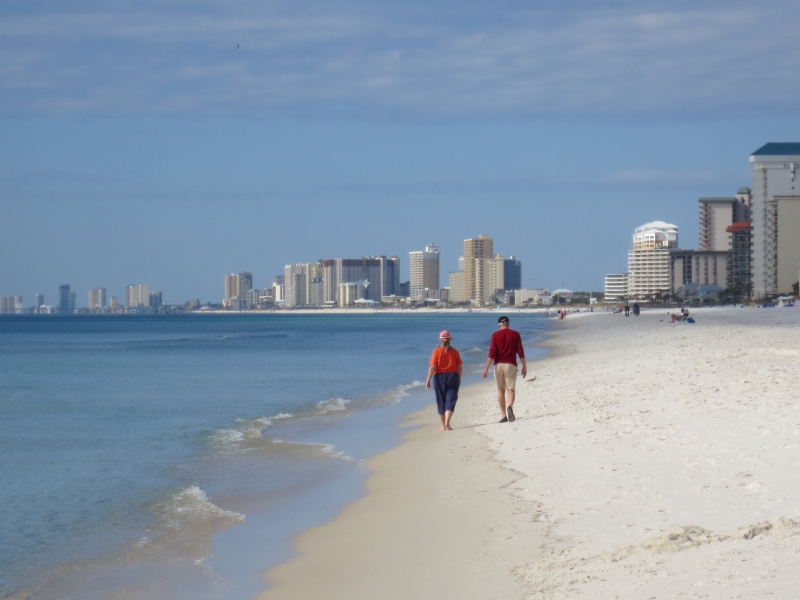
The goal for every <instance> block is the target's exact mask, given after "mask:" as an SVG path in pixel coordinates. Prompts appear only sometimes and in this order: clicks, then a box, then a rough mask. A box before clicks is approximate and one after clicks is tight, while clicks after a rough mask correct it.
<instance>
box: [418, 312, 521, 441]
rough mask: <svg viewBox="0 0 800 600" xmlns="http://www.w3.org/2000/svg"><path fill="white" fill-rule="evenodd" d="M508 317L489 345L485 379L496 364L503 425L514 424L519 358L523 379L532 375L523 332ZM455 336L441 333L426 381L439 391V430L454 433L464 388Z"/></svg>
mask: <svg viewBox="0 0 800 600" xmlns="http://www.w3.org/2000/svg"><path fill="white" fill-rule="evenodd" d="M509 325H510V324H509V320H508V317H500V318H499V319H498V320H497V327H498V330H497V331H495V332H494V333H493V334H492V341H491V344H490V345H489V357H488V358H487V359H486V366H485V367H484V369H483V378H484V379H486V376H487V375H488V374H489V367H490V366H491V365H492V361H494V379H495V382H496V383H497V403H498V405H499V406H500V413H501V414H502V417H503V418H502V419H500V422H501V423H507V422H509V421H511V422H513V421H514V419H515V418H516V417H515V416H514V408H513V407H514V400H515V398H516V392H515V390H516V384H517V356H519V359H520V362H521V363H522V378H523V379H524V378H525V377H526V376H527V374H528V366H527V364H526V363H525V351H524V350H523V348H522V338H521V337H520V335H519V333H518V332H516V331H514V330H513V329H511V327H510V326H509ZM452 339H453V337H452V336H451V335H450V332H449V331H442V332H441V333H440V334H439V342H440V344H441V345H440V346H439V347H438V348H436V349H435V350H434V351H433V354H432V355H431V360H430V366H429V368H428V378H427V379H426V380H425V387H426V388H427V389H430V388H431V379H433V389H434V391H435V392H436V405H437V408H438V410H439V418H440V419H441V421H442V426H441V427H440V428H439V431H450V430H452V429H453V428H452V427H450V419H452V418H453V412H454V411H455V409H456V402H457V401H458V388H459V387H460V386H461V372H462V367H461V355H460V354H459V353H458V350H456V349H455V348H453V347H452V346H451V345H450V341H451V340H452ZM506 392H508V405H506Z"/></svg>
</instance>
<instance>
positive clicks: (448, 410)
mask: <svg viewBox="0 0 800 600" xmlns="http://www.w3.org/2000/svg"><path fill="white" fill-rule="evenodd" d="M458 379H459V378H458V373H448V374H447V395H446V396H445V403H444V428H445V429H446V430H447V431H452V430H453V428H452V427H450V419H452V418H453V413H454V412H455V410H456V402H458V388H459V381H458Z"/></svg>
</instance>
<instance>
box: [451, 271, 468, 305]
mask: <svg viewBox="0 0 800 600" xmlns="http://www.w3.org/2000/svg"><path fill="white" fill-rule="evenodd" d="M468 300H469V298H467V294H466V291H465V290H464V271H450V302H467V301H468Z"/></svg>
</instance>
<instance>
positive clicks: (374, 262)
mask: <svg viewBox="0 0 800 600" xmlns="http://www.w3.org/2000/svg"><path fill="white" fill-rule="evenodd" d="M322 280H323V295H324V302H325V304H340V298H339V291H340V286H341V285H342V284H343V283H349V282H354V281H367V282H369V285H368V286H367V288H366V292H365V293H366V294H367V297H366V298H364V299H365V300H372V301H374V302H380V301H381V298H383V297H384V296H400V295H402V294H401V293H400V291H401V290H400V259H399V258H398V257H396V256H391V257H389V258H387V257H386V256H362V257H361V258H330V259H328V260H324V261H322Z"/></svg>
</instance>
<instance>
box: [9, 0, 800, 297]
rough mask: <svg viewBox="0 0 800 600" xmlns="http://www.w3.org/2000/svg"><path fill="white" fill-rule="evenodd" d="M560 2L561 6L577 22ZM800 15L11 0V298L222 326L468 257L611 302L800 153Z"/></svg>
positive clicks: (785, 8) (787, 9)
mask: <svg viewBox="0 0 800 600" xmlns="http://www.w3.org/2000/svg"><path fill="white" fill-rule="evenodd" d="M565 5H567V6H565ZM798 25H800V4H797V3H792V2H764V3H759V4H758V5H755V4H754V3H752V2H739V1H738V0H729V1H726V2H722V1H708V2H696V1H695V2H683V1H681V0H677V1H672V2H647V1H637V2H627V1H609V2H604V3H598V2H589V1H581V0H578V1H574V2H570V3H564V2H555V1H554V2H548V1H542V2H530V1H528V2H522V1H505V0H494V1H492V2H488V1H486V2H484V1H469V0H464V1H460V2H451V1H450V0H440V1H437V2H427V3H421V2H414V1H403V2H399V1H391V0H385V1H371V2H366V1H364V2H358V1H341V2H332V1H328V2H308V1H305V0H295V1H292V2H282V1H271V0H259V1H257V2H256V1H252V0H241V1H238V2H231V1H230V0H226V1H215V0H208V1H205V2H192V1H188V0H186V1H182V0H172V1H171V2H165V1H160V0H139V1H137V2H127V1H108V0H105V1H103V2H93V1H91V0H89V1H82V2H80V3H74V2H66V1H64V0H50V1H37V0H25V1H22V0H6V1H5V2H4V3H3V4H2V6H0V239H1V240H2V241H3V248H4V251H3V252H2V253H0V295H22V296H23V304H24V305H26V306H28V305H32V304H33V300H34V298H33V296H34V294H36V293H43V294H44V295H45V301H46V302H47V303H48V304H52V303H55V302H56V297H57V289H58V286H59V285H61V284H64V283H69V284H70V285H71V286H72V289H73V290H74V291H75V292H76V294H77V299H78V305H85V304H86V301H87V292H88V290H89V289H90V288H92V287H106V288H107V289H108V295H109V296H111V295H116V296H119V297H120V298H124V295H125V290H124V288H125V286H126V285H130V284H148V285H149V286H150V287H151V289H157V290H161V291H162V292H163V295H164V300H165V302H169V303H180V302H184V301H186V300H189V299H200V300H201V301H203V302H207V301H212V302H219V301H221V299H222V296H223V281H224V279H223V277H224V275H225V274H226V273H232V272H240V271H245V270H246V271H250V272H252V273H253V279H254V285H255V286H256V287H267V286H269V285H271V281H272V278H273V277H274V276H275V275H277V274H278V273H281V272H282V270H283V267H284V265H286V264H289V263H297V262H309V261H315V260H317V259H321V258H322V259H324V258H332V257H360V256H365V255H381V254H385V255H387V256H390V255H398V256H400V258H401V261H402V265H403V271H404V273H405V278H407V276H408V252H409V251H412V250H420V249H422V248H423V247H424V246H425V245H426V244H430V243H437V244H439V246H440V248H441V257H442V258H441V260H442V265H441V270H442V273H443V276H442V282H441V285H442V286H445V285H447V284H448V281H447V276H446V273H448V272H449V271H452V270H455V269H456V268H457V260H458V257H459V256H460V255H461V254H462V249H463V240H464V239H465V238H467V237H475V236H477V235H479V234H481V233H485V234H488V235H490V236H491V237H492V238H494V240H495V251H496V252H499V253H503V254H505V255H514V256H515V257H517V258H518V259H520V260H521V261H522V265H523V285H525V286H526V287H547V288H549V289H555V288H559V287H567V288H569V289H573V290H586V291H589V290H602V287H603V277H604V275H605V274H606V273H617V272H624V271H625V270H626V259H627V250H628V249H629V248H630V245H631V235H632V233H633V229H634V228H635V227H637V226H639V225H641V224H643V223H646V222H648V221H653V220H664V221H667V222H671V223H674V224H676V225H678V227H679V228H680V245H681V246H683V247H697V224H698V205H697V199H698V198H699V197H701V196H725V195H732V194H734V193H735V192H736V190H737V189H738V188H739V187H741V186H749V185H751V181H752V178H751V174H750V165H749V160H748V156H749V155H750V154H751V153H752V152H753V151H755V150H756V149H757V148H759V147H760V146H762V145H763V144H765V143H767V142H770V141H800V116H797V101H796V99H797V98H798V97H800V77H798V72H800V45H798V44H797V43H796V31H797V30H798Z"/></svg>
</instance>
